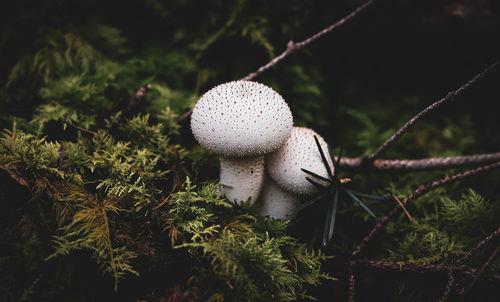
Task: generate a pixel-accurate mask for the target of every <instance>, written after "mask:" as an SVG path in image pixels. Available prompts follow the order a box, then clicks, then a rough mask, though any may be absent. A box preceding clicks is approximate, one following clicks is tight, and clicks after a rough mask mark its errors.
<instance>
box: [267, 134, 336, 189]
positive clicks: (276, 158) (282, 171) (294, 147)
mask: <svg viewBox="0 0 500 302" xmlns="http://www.w3.org/2000/svg"><path fill="white" fill-rule="evenodd" d="M314 136H316V137H317V138H318V141H319V143H320V145H321V148H322V149H323V152H324V153H325V154H326V158H327V162H328V165H329V166H330V169H331V171H332V172H333V162H332V160H331V158H330V156H328V144H327V143H326V142H325V140H324V139H323V138H322V137H321V136H320V135H318V134H317V133H316V132H315V131H314V130H312V129H309V128H304V127H293V129H292V134H291V136H290V138H289V139H288V140H287V141H286V142H285V143H284V144H283V146H281V148H279V149H278V150H277V151H276V152H274V153H272V154H269V155H268V156H266V169H267V172H268V173H269V175H270V176H271V178H272V179H273V180H274V181H275V182H276V183H277V184H278V185H279V186H280V187H281V188H283V189H284V190H285V191H288V192H290V193H293V194H297V195H312V194H315V193H317V192H319V190H318V188H317V187H315V186H314V185H313V184H311V183H310V182H309V181H307V180H306V176H309V177H310V178H312V179H313V180H314V181H316V182H318V183H320V184H324V185H326V183H325V182H323V181H321V180H319V179H316V178H314V177H312V176H310V175H308V174H306V173H305V172H304V171H302V170H301V169H302V168H303V169H306V170H309V171H311V172H314V173H316V174H318V175H320V176H323V177H325V178H328V172H327V170H326V167H325V165H324V163H323V160H322V158H321V154H320V152H319V150H318V147H317V145H316V142H315V140H314Z"/></svg>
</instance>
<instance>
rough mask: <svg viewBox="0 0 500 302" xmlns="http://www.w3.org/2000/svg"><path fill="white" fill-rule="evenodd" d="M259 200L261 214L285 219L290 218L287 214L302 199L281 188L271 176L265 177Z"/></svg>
mask: <svg viewBox="0 0 500 302" xmlns="http://www.w3.org/2000/svg"><path fill="white" fill-rule="evenodd" d="M259 202H260V205H259V215H261V216H267V215H269V217H272V218H275V219H282V220H284V219H289V218H290V217H287V216H286V214H287V213H288V212H290V211H291V210H293V209H294V208H296V207H297V206H298V205H299V204H300V199H299V197H298V196H297V195H293V194H291V193H288V192H287V191H285V190H283V189H282V188H280V187H279V186H278V185H277V184H276V183H275V182H274V181H273V180H272V179H271V178H270V177H264V187H263V188H262V193H261V195H260V199H259Z"/></svg>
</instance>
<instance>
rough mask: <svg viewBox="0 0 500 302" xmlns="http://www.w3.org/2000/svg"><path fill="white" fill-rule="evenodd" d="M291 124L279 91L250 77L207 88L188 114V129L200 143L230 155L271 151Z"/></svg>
mask: <svg viewBox="0 0 500 302" xmlns="http://www.w3.org/2000/svg"><path fill="white" fill-rule="evenodd" d="M292 126H293V118H292V113H291V111H290V108H289V107H288V105H287V104H286V103H285V100H284V99H283V98H282V97H281V95H279V94H278V93H277V92H275V91H274V90H272V89H271V88H269V87H267V86H265V85H263V84H260V83H257V82H251V81H233V82H228V83H225V84H221V85H218V86H216V87H214V88H212V89H210V90H209V91H208V92H206V93H205V94H204V95H203V96H202V97H201V98H200V99H199V100H198V102H197V103H196V105H195V107H194V109H193V114H192V115H191V130H192V131H193V135H194V137H195V138H196V140H197V141H198V142H199V143H200V145H202V146H203V147H205V148H207V149H208V150H209V151H211V152H214V153H217V154H220V155H221V156H224V157H233V158H242V157H250V156H259V155H265V154H268V153H270V152H273V151H275V150H276V149H278V148H279V147H280V146H281V145H282V144H283V143H284V142H285V141H286V140H287V139H288V137H289V136H290V132H291V130H292Z"/></svg>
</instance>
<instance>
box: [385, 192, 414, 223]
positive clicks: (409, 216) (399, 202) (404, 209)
mask: <svg viewBox="0 0 500 302" xmlns="http://www.w3.org/2000/svg"><path fill="white" fill-rule="evenodd" d="M387 191H388V192H389V193H390V194H391V195H392V198H393V199H394V200H395V201H396V202H397V203H398V204H399V206H400V207H401V208H403V211H404V212H405V214H406V216H407V217H408V219H409V220H410V221H411V222H413V223H416V224H418V221H416V220H415V219H414V218H413V217H411V215H410V213H409V212H408V210H407V209H406V207H405V206H404V205H403V203H402V202H401V200H399V198H398V197H397V196H396V194H394V192H392V190H391V188H387Z"/></svg>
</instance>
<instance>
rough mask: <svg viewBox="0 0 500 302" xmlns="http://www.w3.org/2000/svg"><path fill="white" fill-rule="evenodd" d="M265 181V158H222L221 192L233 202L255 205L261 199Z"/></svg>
mask: <svg viewBox="0 0 500 302" xmlns="http://www.w3.org/2000/svg"><path fill="white" fill-rule="evenodd" d="M263 180H264V156H259V157H257V158H249V159H228V158H224V157H220V183H221V184H223V185H226V186H231V187H232V188H228V187H224V186H223V187H222V188H221V191H222V193H223V195H225V196H226V198H227V199H229V200H231V201H235V200H236V201H239V202H242V201H247V200H248V198H249V197H250V198H251V203H254V202H255V201H256V200H257V198H258V197H259V194H260V191H261V189H262V183H263Z"/></svg>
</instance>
